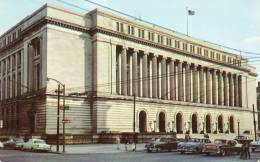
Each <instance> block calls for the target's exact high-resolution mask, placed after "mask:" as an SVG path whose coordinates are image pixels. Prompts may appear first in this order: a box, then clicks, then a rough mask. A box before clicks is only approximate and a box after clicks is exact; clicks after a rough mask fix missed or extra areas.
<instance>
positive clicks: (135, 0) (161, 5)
mask: <svg viewBox="0 0 260 162" xmlns="http://www.w3.org/2000/svg"><path fill="white" fill-rule="evenodd" d="M61 1H65V2H69V3H73V4H76V5H79V6H81V7H82V8H85V9H87V10H92V9H94V8H96V7H97V6H95V5H92V4H90V3H88V2H87V1H85V0H0V17H1V21H0V34H2V33H3V32H5V31H6V30H8V29H9V28H10V27H12V26H13V25H15V24H16V23H17V22H18V21H20V20H21V19H23V18H24V17H25V16H27V15H29V14H30V13H32V12H33V11H35V10H36V9H38V8H39V7H41V6H42V5H44V4H45V3H51V4H55V5H58V6H62V7H64V8H68V9H70V10H74V11H76V12H80V13H85V12H86V11H83V10H82V9H79V8H76V7H72V6H69V5H67V4H65V3H62V2H61ZM93 1H94V2H97V3H100V4H103V5H106V6H108V7H111V8H113V9H116V10H120V11H122V12H125V13H128V14H130V15H133V16H136V17H139V18H141V19H144V20H147V21H150V22H153V23H156V24H159V25H161V26H165V27H167V28H170V29H173V30H175V31H178V32H182V33H186V7H189V8H190V9H193V10H194V11H195V15H194V16H190V17H189V35H190V36H193V37H196V38H199V39H203V40H207V41H210V42H214V43H218V44H222V45H225V46H229V47H232V48H236V49H240V50H244V51H251V52H256V53H260V0H250V1H249V0H93ZM243 55H245V54H243ZM247 56H248V57H256V56H254V55H247ZM258 57H260V55H259V56H258ZM253 60H254V59H250V60H249V61H250V62H251V64H252V65H254V66H256V67H257V71H260V61H253ZM258 60H260V59H258ZM258 80H260V77H259V76H258Z"/></svg>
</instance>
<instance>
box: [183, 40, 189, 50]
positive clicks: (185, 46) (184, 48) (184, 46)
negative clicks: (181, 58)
mask: <svg viewBox="0 0 260 162" xmlns="http://www.w3.org/2000/svg"><path fill="white" fill-rule="evenodd" d="M182 49H183V51H186V52H187V51H188V45H187V43H184V42H183V43H182Z"/></svg>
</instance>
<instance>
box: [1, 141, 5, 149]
mask: <svg viewBox="0 0 260 162" xmlns="http://www.w3.org/2000/svg"><path fill="white" fill-rule="evenodd" d="M3 148H4V144H3V142H1V141H0V149H3Z"/></svg>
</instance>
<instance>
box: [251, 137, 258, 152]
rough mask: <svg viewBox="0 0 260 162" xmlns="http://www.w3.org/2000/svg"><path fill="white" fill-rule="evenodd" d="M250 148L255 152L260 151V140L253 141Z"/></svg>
mask: <svg viewBox="0 0 260 162" xmlns="http://www.w3.org/2000/svg"><path fill="white" fill-rule="evenodd" d="M250 147H251V149H252V151H253V152H254V151H255V150H257V151H259V150H260V138H258V139H257V141H253V142H251V143H250Z"/></svg>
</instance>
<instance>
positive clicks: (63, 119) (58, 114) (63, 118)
mask: <svg viewBox="0 0 260 162" xmlns="http://www.w3.org/2000/svg"><path fill="white" fill-rule="evenodd" d="M50 80H53V81H55V82H56V83H58V90H57V91H56V92H57V93H58V104H57V137H56V138H57V139H56V140H57V143H56V151H57V152H59V143H60V141H59V136H60V108H61V106H60V93H63V106H62V110H63V111H62V143H63V147H62V148H63V149H62V152H65V107H66V106H65V84H63V83H61V82H60V81H58V80H57V79H54V78H49V77H47V82H48V81H50ZM60 86H62V87H63V88H62V90H63V91H61V90H60Z"/></svg>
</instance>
